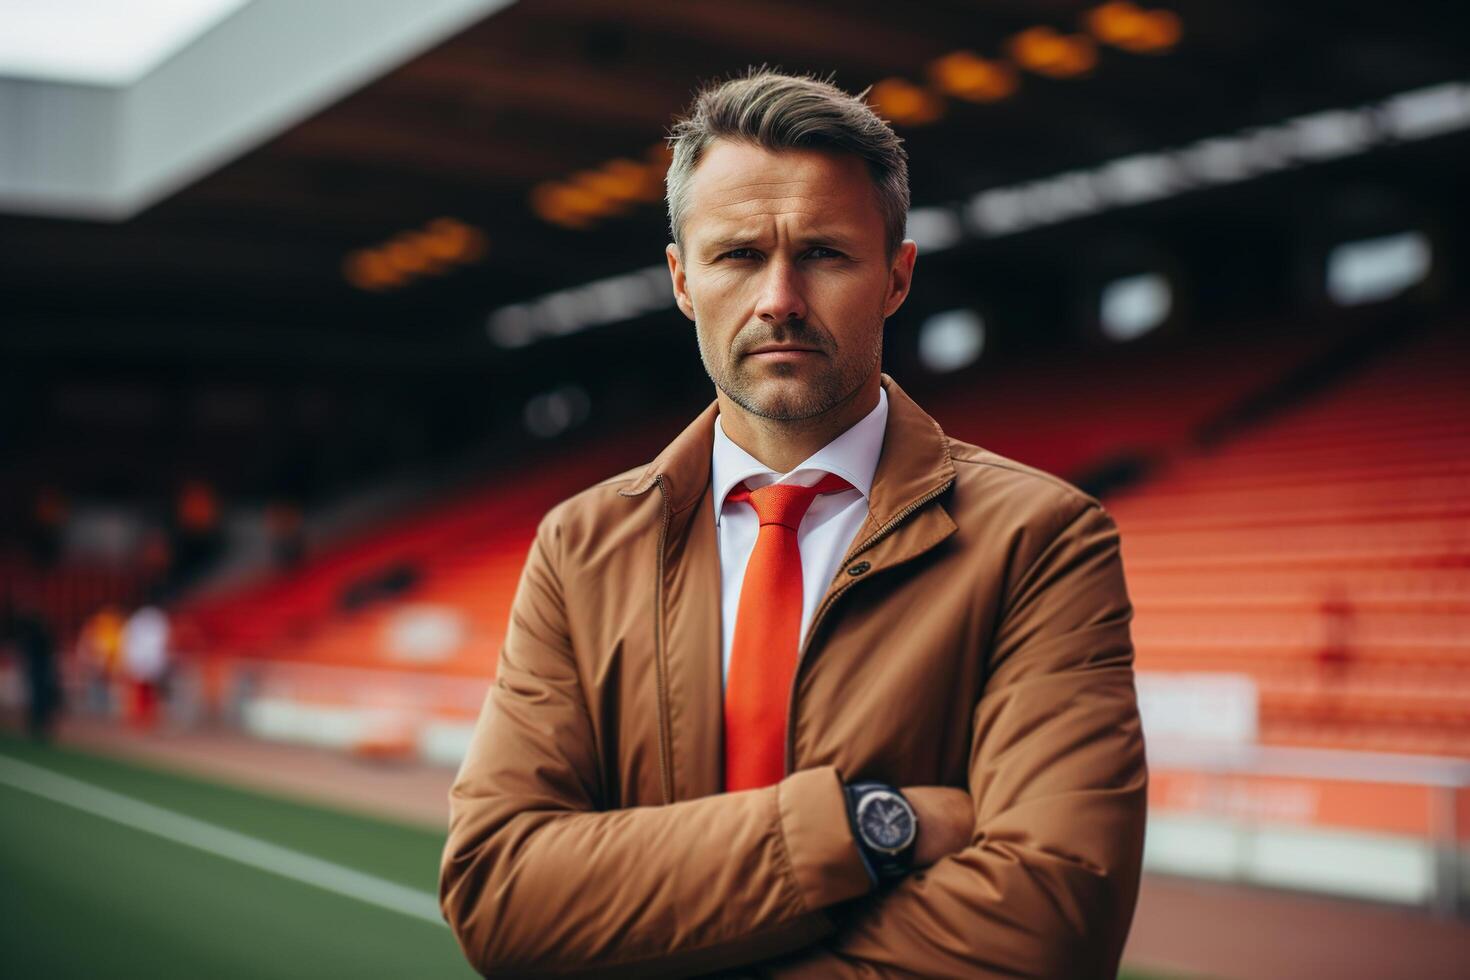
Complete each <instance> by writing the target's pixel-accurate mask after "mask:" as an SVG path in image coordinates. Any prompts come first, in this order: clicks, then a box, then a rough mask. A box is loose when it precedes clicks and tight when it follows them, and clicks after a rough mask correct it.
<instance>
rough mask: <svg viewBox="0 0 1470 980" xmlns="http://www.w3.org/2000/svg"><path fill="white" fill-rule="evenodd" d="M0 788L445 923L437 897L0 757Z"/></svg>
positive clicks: (325, 888) (404, 912)
mask: <svg viewBox="0 0 1470 980" xmlns="http://www.w3.org/2000/svg"><path fill="white" fill-rule="evenodd" d="M0 784H3V785H6V786H10V787H12V788H14V789H18V790H20V791H21V792H23V793H30V794H31V795H33V796H39V797H41V798H42V799H47V800H50V801H52V802H53V803H60V804H62V805H63V806H69V807H72V808H73V809H77V810H81V811H82V812H84V813H90V814H92V815H93V816H97V817H101V818H103V819H104V820H111V821H113V822H114V823H119V824H122V825H123V826H125V827H131V828H133V829H134V830H140V831H142V832H143V833H145V834H153V835H154V836H156V837H162V838H163V839H164V840H168V841H172V842H173V843H175V844H182V845H183V846H185V847H192V848H195V849H196V850H200V851H204V852H205V853H206V854H213V855H215V856H216V857H222V858H224V859H226V860H228V861H235V862H238V863H240V864H244V865H249V866H250V867H252V868H259V869H260V870H262V871H268V872H270V873H271V874H275V875H280V876H281V877H282V878H289V879H291V880H292V881H299V882H301V883H302V884H306V885H313V886H315V887H317V888H321V889H323V890H325V891H329V892H335V893H336V894H338V895H345V896H347V897H348V898H354V899H356V900H358V901H359V902H366V903H367V904H369V905H376V906H378V907H379V908H384V909H388V910H389V911H391V912H398V913H400V914H402V915H406V916H409V917H410V918H414V919H422V920H423V921H425V922H432V923H434V924H435V925H440V926H443V925H446V923H445V921H444V918H443V915H442V914H441V913H440V910H439V900H438V898H437V897H436V896H434V895H432V894H430V893H428V892H422V891H419V890H418V889H416V888H409V887H408V886H406V885H400V884H398V883H397V882H393V881H388V880H386V879H384V878H379V877H376V876H375V875H370V874H364V873H363V872H361V871H355V870H353V869H352V868H348V867H345V866H343V865H340V864H333V863H332V862H331V861H323V860H322V859H321V858H317V857H312V856H311V855H310V854H303V853H301V852H300V851H293V850H291V849H290V848H288V847H281V846H280V845H278V844H272V843H270V842H269V841H263V840H260V839H258V838H255V837H250V836H248V835H246V834H241V833H236V832H235V831H233V830H226V829H225V828H224V827H219V826H216V825H214V824H212V823H206V822H205V821H203V820H196V819H195V818H194V817H189V816H185V815H184V814H182V813H176V812H174V811H173V810H165V809H164V808H162V807H157V806H154V805H153V804H151V803H144V802H143V801H142V800H136V799H134V798H132V797H131V796H124V795H122V794H121V793H114V792H112V791H111V790H107V789H103V788H102V787H100V786H94V785H92V784H91V783H87V782H83V781H82V780H80V779H73V778H71V777H70V776H63V775H61V774H59V773H55V772H52V771H51V770H49V769H43V768H41V767H40V766H33V765H31V764H30V763H28V762H21V761H20V760H19V759H13V758H10V757H8V756H5V755H3V754H0Z"/></svg>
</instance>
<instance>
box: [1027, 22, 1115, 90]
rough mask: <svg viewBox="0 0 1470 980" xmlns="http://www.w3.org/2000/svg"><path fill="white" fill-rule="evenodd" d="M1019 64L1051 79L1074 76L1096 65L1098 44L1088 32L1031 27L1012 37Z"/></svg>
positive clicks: (1082, 73) (1084, 72)
mask: <svg viewBox="0 0 1470 980" xmlns="http://www.w3.org/2000/svg"><path fill="white" fill-rule="evenodd" d="M1009 47H1010V52H1011V57H1012V58H1014V59H1015V60H1016V64H1018V65H1020V66H1021V67H1022V68H1025V69H1027V70H1029V71H1034V72H1036V73H1037V74H1038V75H1046V76H1047V77H1048V78H1075V77H1077V76H1078V75H1084V74H1086V73H1087V72H1089V71H1091V70H1092V68H1093V66H1094V65H1096V64H1097V45H1095V44H1094V43H1093V40H1092V38H1090V37H1088V36H1087V35H1086V34H1066V35H1063V34H1058V33H1057V32H1056V31H1054V30H1052V29H1051V28H1050V27H1030V28H1027V29H1026V30H1024V31H1022V32H1021V33H1019V34H1017V35H1016V36H1014V37H1012V38H1011V40H1010V45H1009Z"/></svg>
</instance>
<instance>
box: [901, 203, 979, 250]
mask: <svg viewBox="0 0 1470 980" xmlns="http://www.w3.org/2000/svg"><path fill="white" fill-rule="evenodd" d="M904 237H905V238H912V239H913V240H914V243H915V244H916V245H918V246H919V251H920V252H921V253H922V254H925V255H932V254H933V253H935V252H942V251H944V250H945V249H947V248H950V247H952V246H954V245H958V244H959V242H960V239H962V238H964V237H965V228H964V224H963V222H961V221H960V216H959V214H958V213H957V212H955V211H954V209H952V208H945V207H929V208H914V209H913V210H911V211H910V212H909V219H908V225H907V226H906V227H905V229H904Z"/></svg>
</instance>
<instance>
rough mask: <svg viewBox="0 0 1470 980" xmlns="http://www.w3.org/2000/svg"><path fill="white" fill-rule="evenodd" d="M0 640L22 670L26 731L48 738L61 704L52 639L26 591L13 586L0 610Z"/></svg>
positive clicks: (35, 736) (39, 740) (34, 599)
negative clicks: (10, 651) (9, 649)
mask: <svg viewBox="0 0 1470 980" xmlns="http://www.w3.org/2000/svg"><path fill="white" fill-rule="evenodd" d="M0 640H3V642H4V643H5V645H7V646H9V647H10V648H11V650H12V651H13V652H14V655H15V656H16V657H17V658H18V659H19V661H20V665H21V671H22V673H24V674H25V690H26V731H27V732H28V733H29V734H30V736H31V738H33V739H35V740H36V741H38V742H45V741H49V740H50V739H51V737H52V734H53V731H52V730H53V727H54V724H55V718H56V713H57V711H58V710H60V708H61V700H62V695H61V680H60V677H59V675H58V673H57V664H56V640H55V638H54V637H53V636H52V633H51V626H50V625H49V624H48V623H47V622H46V618H45V617H44V616H43V615H41V611H40V608H39V604H38V602H37V601H36V598H35V596H33V595H32V594H31V593H30V592H28V591H25V590H23V589H20V588H17V589H16V590H15V591H13V592H12V593H11V594H10V595H9V596H7V598H6V603H5V608H4V610H3V611H0Z"/></svg>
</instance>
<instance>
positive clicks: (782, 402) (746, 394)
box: [735, 378, 832, 421]
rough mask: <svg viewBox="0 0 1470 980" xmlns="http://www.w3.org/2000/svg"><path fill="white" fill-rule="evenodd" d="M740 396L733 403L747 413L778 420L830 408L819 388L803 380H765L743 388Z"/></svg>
mask: <svg viewBox="0 0 1470 980" xmlns="http://www.w3.org/2000/svg"><path fill="white" fill-rule="evenodd" d="M741 395H742V397H740V398H736V399H735V402H736V404H738V405H740V407H742V408H744V409H745V410H746V411H748V412H751V413H753V414H755V415H759V416H760V417H762V418H768V419H778V420H781V421H795V420H797V419H806V418H811V417H812V416H814V415H820V414H822V413H823V412H825V411H827V410H828V409H829V408H831V407H832V406H831V405H829V404H825V401H826V399H825V398H824V397H823V390H822V388H821V387H820V386H818V385H813V384H812V383H811V382H810V381H808V380H807V379H805V378H765V379H762V380H760V381H757V382H756V383H754V384H749V385H745V386H744V387H743V388H742V391H741Z"/></svg>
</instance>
